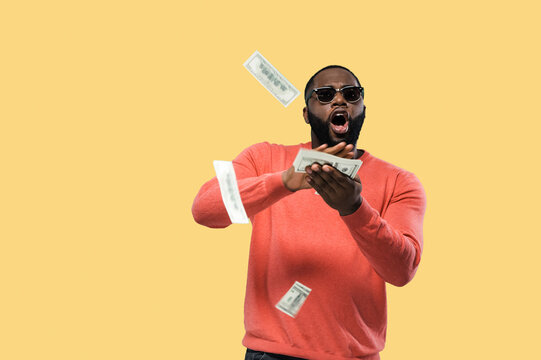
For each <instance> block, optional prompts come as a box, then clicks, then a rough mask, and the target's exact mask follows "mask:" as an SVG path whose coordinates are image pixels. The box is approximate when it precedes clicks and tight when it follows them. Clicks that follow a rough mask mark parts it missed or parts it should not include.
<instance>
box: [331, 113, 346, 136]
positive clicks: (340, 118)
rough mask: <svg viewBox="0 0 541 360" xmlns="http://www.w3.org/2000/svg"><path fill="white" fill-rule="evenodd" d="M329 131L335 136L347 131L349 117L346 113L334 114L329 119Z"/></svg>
mask: <svg viewBox="0 0 541 360" xmlns="http://www.w3.org/2000/svg"><path fill="white" fill-rule="evenodd" d="M330 125H331V129H332V131H333V132H334V133H335V134H337V135H341V134H345V133H347V132H348V130H349V116H348V113H347V112H336V113H334V114H332V117H331V124H330Z"/></svg>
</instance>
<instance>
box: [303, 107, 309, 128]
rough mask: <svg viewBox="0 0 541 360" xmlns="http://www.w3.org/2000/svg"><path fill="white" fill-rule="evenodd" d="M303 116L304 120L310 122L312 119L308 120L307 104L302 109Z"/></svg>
mask: <svg viewBox="0 0 541 360" xmlns="http://www.w3.org/2000/svg"><path fill="white" fill-rule="evenodd" d="M302 116H303V117H304V122H305V123H307V124H310V121H308V108H307V107H306V106H305V107H304V109H302Z"/></svg>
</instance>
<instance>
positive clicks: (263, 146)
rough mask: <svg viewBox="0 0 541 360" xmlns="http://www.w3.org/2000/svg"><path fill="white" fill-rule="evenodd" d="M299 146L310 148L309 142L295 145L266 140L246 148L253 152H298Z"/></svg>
mask: <svg viewBox="0 0 541 360" xmlns="http://www.w3.org/2000/svg"><path fill="white" fill-rule="evenodd" d="M301 147H306V148H311V146H310V143H309V142H308V143H300V144H296V145H284V144H274V143H270V142H268V141H263V142H259V143H256V144H253V145H251V146H249V147H248V148H246V150H247V151H250V152H255V153H269V152H272V153H275V152H286V153H287V152H295V153H296V152H298V151H299V149H300V148H301Z"/></svg>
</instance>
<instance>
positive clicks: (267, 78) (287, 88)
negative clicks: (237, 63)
mask: <svg viewBox="0 0 541 360" xmlns="http://www.w3.org/2000/svg"><path fill="white" fill-rule="evenodd" d="M244 67H245V68H246V69H247V70H248V71H249V72H250V73H251V74H252V75H253V76H254V77H255V78H256V79H257V81H259V82H260V83H261V85H263V86H264V87H265V89H267V90H268V91H269V92H270V93H271V94H272V95H274V97H275V98H277V99H278V101H280V102H281V103H282V104H283V105H284V106H288V105H289V104H291V102H292V101H293V100H295V98H296V97H297V96H299V94H300V92H299V90H297V89H296V88H295V87H294V86H293V85H292V84H291V83H290V82H289V81H287V79H286V78H285V77H284V76H283V75H282V74H280V72H279V71H278V70H276V69H275V67H274V66H272V65H271V63H270V62H268V61H267V59H265V58H264V57H263V55H261V54H260V53H259V52H258V51H257V50H256V52H254V53H253V54H252V56H250V58H249V59H248V60H246V62H245V63H244Z"/></svg>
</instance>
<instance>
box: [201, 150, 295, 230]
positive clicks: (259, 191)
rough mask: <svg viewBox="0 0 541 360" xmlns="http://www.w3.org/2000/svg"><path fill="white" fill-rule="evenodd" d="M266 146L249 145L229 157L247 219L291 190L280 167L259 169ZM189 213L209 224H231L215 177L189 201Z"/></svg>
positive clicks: (267, 152)
mask: <svg viewBox="0 0 541 360" xmlns="http://www.w3.org/2000/svg"><path fill="white" fill-rule="evenodd" d="M269 147H270V145H269V144H268V143H259V144H256V145H253V146H251V147H249V148H247V149H246V150H244V151H243V152H242V153H241V154H239V156H237V157H236V158H235V160H233V168H234V169H235V175H236V177H237V184H238V187H239V192H240V197H241V200H242V204H243V205H244V209H245V210H246V214H247V215H248V217H249V218H250V219H252V218H253V216H254V215H255V214H257V213H258V212H260V211H262V210H263V209H265V208H267V207H269V206H270V205H272V204H274V203H275V202H276V201H278V200H280V199H281V198H283V197H285V196H287V195H289V194H292V192H290V191H289V190H288V189H287V188H286V187H285V186H284V184H283V182H282V172H281V171H279V172H274V173H263V172H264V169H265V166H264V165H263V164H264V163H265V162H267V161H269V160H270V157H271V154H270V148H269ZM284 170H285V169H284ZM192 215H193V217H194V220H195V221H196V222H197V223H199V224H201V225H205V226H208V227H211V228H224V227H227V226H229V225H230V224H231V220H230V219H229V215H228V214H227V211H226V209H225V205H224V203H223V201H222V195H221V192H220V186H219V184H218V179H217V178H216V177H214V178H212V179H211V180H209V181H208V182H206V183H205V184H204V185H203V186H202V187H201V189H200V190H199V192H198V194H197V196H196V197H195V200H194V202H193V205H192Z"/></svg>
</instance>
